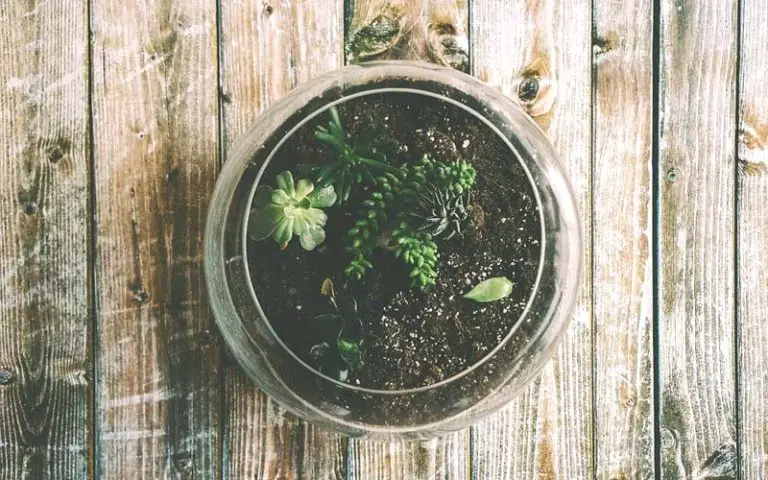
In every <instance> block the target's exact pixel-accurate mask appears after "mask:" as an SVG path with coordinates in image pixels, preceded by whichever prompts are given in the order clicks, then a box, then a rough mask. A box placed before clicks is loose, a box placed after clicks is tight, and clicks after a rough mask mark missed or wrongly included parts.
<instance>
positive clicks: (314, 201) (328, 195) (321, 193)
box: [309, 185, 336, 208]
mask: <svg viewBox="0 0 768 480" xmlns="http://www.w3.org/2000/svg"><path fill="white" fill-rule="evenodd" d="M309 201H310V204H311V205H312V206H313V207H321V208H327V207H330V206H332V205H333V204H334V203H336V192H335V191H334V190H333V185H328V186H327V187H324V188H321V189H318V190H315V191H313V192H312V193H311V194H310V195H309Z"/></svg>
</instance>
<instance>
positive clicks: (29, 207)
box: [24, 202, 38, 217]
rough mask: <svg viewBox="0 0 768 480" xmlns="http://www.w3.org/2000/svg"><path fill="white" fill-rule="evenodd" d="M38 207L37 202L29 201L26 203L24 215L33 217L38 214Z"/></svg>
mask: <svg viewBox="0 0 768 480" xmlns="http://www.w3.org/2000/svg"><path fill="white" fill-rule="evenodd" d="M37 212H38V208H37V204H36V203H35V202H27V203H25V204H24V215H26V216H28V217H31V216H34V215H37Z"/></svg>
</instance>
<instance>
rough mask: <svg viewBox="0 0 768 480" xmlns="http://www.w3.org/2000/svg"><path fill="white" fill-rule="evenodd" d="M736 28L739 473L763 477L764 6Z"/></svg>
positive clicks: (767, 101)
mask: <svg viewBox="0 0 768 480" xmlns="http://www.w3.org/2000/svg"><path fill="white" fill-rule="evenodd" d="M741 18H742V27H741V52H740V54H741V58H740V62H741V64H740V65H741V85H740V92H741V94H740V100H741V102H740V111H739V121H740V136H739V152H738V154H739V161H740V164H741V174H740V175H739V179H738V181H739V186H738V196H737V198H738V206H737V210H736V212H737V213H736V215H737V216H736V218H737V228H738V236H737V238H738V245H737V251H738V267H737V268H738V280H737V281H738V290H737V291H738V295H737V297H736V301H737V302H738V308H737V311H738V313H739V315H738V319H737V321H738V322H739V326H740V335H739V337H738V338H737V341H738V342H739V345H740V349H739V358H738V368H739V376H738V378H739V380H740V382H739V390H740V392H741V403H740V405H739V406H738V407H739V412H740V419H741V429H740V436H739V438H738V439H737V441H738V443H739V445H740V446H741V477H742V478H745V479H747V478H754V479H758V480H767V479H768V421H766V418H768V402H766V399H768V350H767V349H766V348H765V346H766V345H768V329H767V328H766V322H765V320H766V312H768V297H766V295H765V286H766V285H768V249H766V248H765V238H766V235H768V85H767V84H766V82H765V78H766V77H767V76H768V67H766V63H765V58H766V55H767V54H768V30H767V29H766V28H765V26H766V25H768V9H767V8H765V2H763V1H762V0H744V2H743V6H742V17H741Z"/></svg>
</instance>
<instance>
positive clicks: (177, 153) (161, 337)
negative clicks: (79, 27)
mask: <svg viewBox="0 0 768 480" xmlns="http://www.w3.org/2000/svg"><path fill="white" fill-rule="evenodd" d="M92 25H93V60H94V65H93V70H92V71H93V115H94V145H93V151H94V161H95V166H96V168H95V191H96V199H95V201H96V206H97V215H98V216H97V232H96V242H97V253H98V259H97V264H96V292H97V295H98V305H99V309H98V312H97V314H98V316H97V321H98V330H97V331H98V334H99V338H98V346H97V350H98V351H97V361H98V372H99V389H98V394H97V397H96V406H97V413H96V418H95V421H96V427H95V428H96V433H97V435H98V441H99V451H98V452H97V466H96V470H97V476H99V475H100V476H102V477H103V478H216V477H218V476H219V474H220V471H219V462H218V459H219V453H220V442H219V435H218V431H219V421H218V418H219V415H220V412H219V406H220V388H221V386H220V383H221V382H220V369H219V363H220V354H219V346H218V336H217V335H216V333H215V332H216V331H215V328H216V327H215V326H214V324H213V321H212V316H211V314H210V311H209V307H208V303H207V300H206V298H205V292H204V289H205V287H204V284H203V274H202V235H203V229H204V226H205V214H206V207H207V201H208V198H209V196H210V194H211V192H212V190H213V186H214V182H215V179H216V172H217V170H218V165H219V155H218V103H217V89H216V78H217V69H216V64H217V63H216V62H217V48H216V5H215V4H214V3H213V2H209V1H206V0H183V1H182V0H178V1H176V0H133V1H127V2H126V1H123V0H105V1H99V2H93V4H92Z"/></svg>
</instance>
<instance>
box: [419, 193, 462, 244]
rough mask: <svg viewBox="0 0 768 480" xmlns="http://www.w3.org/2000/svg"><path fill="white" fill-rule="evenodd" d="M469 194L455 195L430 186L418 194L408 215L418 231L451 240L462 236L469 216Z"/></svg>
mask: <svg viewBox="0 0 768 480" xmlns="http://www.w3.org/2000/svg"><path fill="white" fill-rule="evenodd" d="M468 205H469V192H468V191H467V193H464V194H459V193H454V192H453V191H451V190H450V189H448V188H440V187H437V186H435V185H434V184H430V185H428V186H426V187H425V188H423V189H422V190H420V191H419V192H418V193H416V199H415V202H414V205H413V210H411V211H409V212H406V215H408V216H410V217H412V218H413V219H414V220H415V221H416V230H418V231H420V232H427V233H429V234H430V235H432V236H433V237H436V238H437V237H444V238H445V239H446V240H450V239H451V238H453V237H454V236H456V235H459V236H462V232H461V224H462V223H463V222H464V221H465V220H466V219H467V217H468V216H469V208H468Z"/></svg>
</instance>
